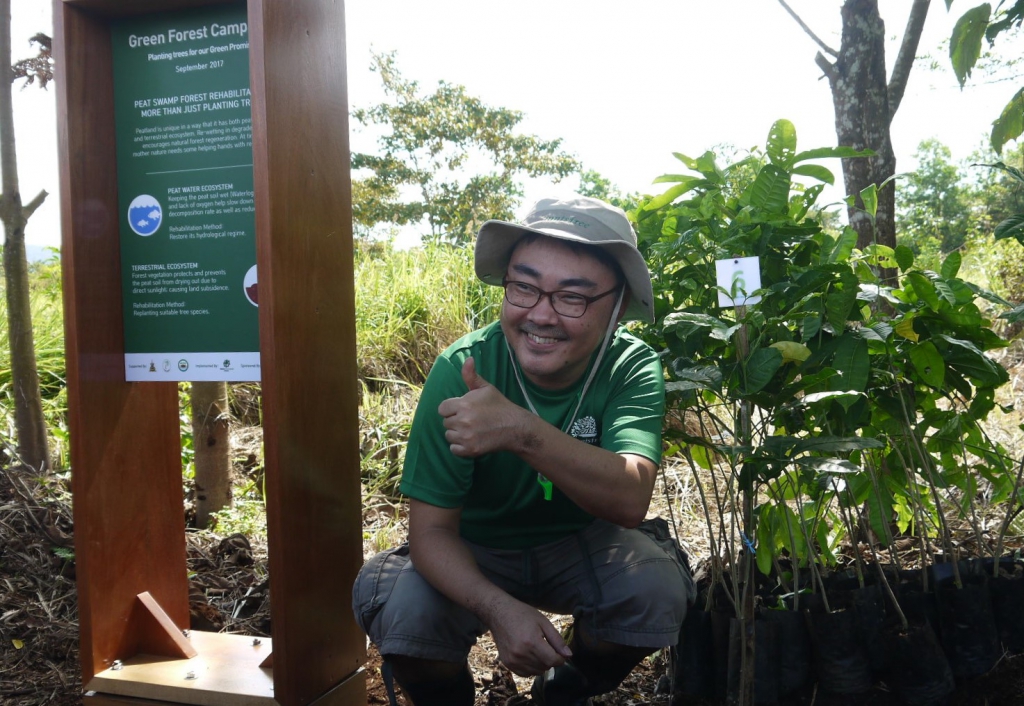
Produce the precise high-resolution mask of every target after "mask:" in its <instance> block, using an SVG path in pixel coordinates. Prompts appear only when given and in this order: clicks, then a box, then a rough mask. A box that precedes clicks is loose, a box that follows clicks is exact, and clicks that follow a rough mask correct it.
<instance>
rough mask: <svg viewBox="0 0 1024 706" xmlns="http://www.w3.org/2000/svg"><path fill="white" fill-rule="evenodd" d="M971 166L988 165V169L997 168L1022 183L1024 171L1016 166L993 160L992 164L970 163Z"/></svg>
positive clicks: (1023, 181) (1023, 182)
mask: <svg viewBox="0 0 1024 706" xmlns="http://www.w3.org/2000/svg"><path fill="white" fill-rule="evenodd" d="M971 166H972V167H988V168H989V169H999V170H1001V171H1004V172H1006V173H1007V174H1009V175H1010V177H1011V178H1013V179H1015V180H1017V181H1019V182H1020V183H1022V184H1024V172H1022V171H1021V170H1019V169H1017V167H1011V166H1009V165H1007V164H1004V163H1003V162H995V163H993V164H972V165H971Z"/></svg>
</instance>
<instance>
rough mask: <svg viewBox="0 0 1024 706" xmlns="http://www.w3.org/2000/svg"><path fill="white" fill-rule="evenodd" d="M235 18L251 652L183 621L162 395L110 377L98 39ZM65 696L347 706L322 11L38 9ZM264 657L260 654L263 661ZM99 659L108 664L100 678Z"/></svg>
mask: <svg viewBox="0 0 1024 706" xmlns="http://www.w3.org/2000/svg"><path fill="white" fill-rule="evenodd" d="M211 5H239V6H244V9H245V12H246V13H247V25H248V27H247V31H248V42H249V54H250V55H249V77H250V89H251V111H252V113H251V115H252V118H251V120H252V127H251V131H252V132H251V139H252V163H253V175H252V176H253V194H254V204H253V205H254V208H255V241H256V261H257V264H258V269H259V306H258V308H259V313H258V323H259V348H260V350H259V356H260V362H261V367H262V391H263V416H264V425H263V426H264V429H263V431H264V446H265V464H266V474H267V476H266V477H267V515H268V541H269V548H270V565H271V575H270V580H271V583H270V592H271V617H272V639H270V640H263V641H260V642H259V643H255V642H254V641H253V639H252V638H251V637H250V638H245V637H242V636H230V635H209V634H196V633H192V634H191V635H189V636H187V637H186V636H185V635H183V634H182V631H183V630H185V629H187V628H188V621H189V611H188V581H187V574H186V565H185V541H184V533H185V526H184V510H183V507H182V490H181V462H180V439H179V432H178V393H177V385H176V383H174V382H126V381H125V346H124V327H123V316H122V312H123V296H122V288H121V284H122V274H123V273H122V271H121V255H120V247H119V231H120V229H121V223H122V219H124V218H126V214H124V213H122V212H121V211H122V210H123V209H122V208H121V207H120V205H119V204H120V200H119V198H120V196H121V195H120V194H119V193H118V178H117V177H118V175H117V164H116V145H117V142H118V134H117V131H116V127H115V115H114V104H115V100H114V94H115V89H116V86H115V83H114V78H113V77H114V74H115V72H114V66H113V61H114V58H113V52H112V47H111V36H112V29H111V28H112V26H113V25H115V24H116V23H118V22H121V21H123V20H124V18H126V17H138V16H141V15H149V14H156V13H175V12H184V13H188V12H190V11H191V10H194V9H195V8H199V7H204V6H211ZM53 8H54V10H53V18H54V56H55V59H56V63H57V66H58V70H57V84H58V88H57V105H58V131H59V136H58V140H59V150H60V195H61V224H62V232H63V241H62V263H63V267H64V305H65V327H66V346H67V351H66V353H67V368H68V405H69V417H70V422H69V423H70V433H71V453H72V465H73V469H74V471H73V481H72V483H73V494H74V513H75V540H76V541H75V554H76V561H77V567H78V593H79V617H80V629H81V661H82V671H83V675H82V676H83V684H84V685H85V688H86V689H87V691H86V696H85V703H87V704H90V706H101V705H104V704H125V703H153V704H166V703H191V704H236V703H237V704H242V703H245V704H261V703H267V704H274V703H279V704H288V705H300V704H314V703H315V704H346V705H349V704H363V703H365V682H364V679H363V675H362V671H361V667H362V664H363V662H364V660H365V637H364V636H363V634H362V632H361V631H360V630H359V628H358V627H357V626H356V624H355V621H354V619H353V617H352V615H351V608H350V602H351V599H350V592H351V585H352V581H353V579H354V577H355V574H356V572H357V571H358V568H359V566H360V564H361V562H362V548H361V525H360V512H361V510H360V489H359V451H358V414H357V389H356V371H355V321H354V318H355V314H354V312H355V306H354V291H353V271H352V233H351V189H350V181H349V145H348V118H347V114H348V106H347V96H346V73H345V41H344V36H345V27H344V9H343V3H342V2H341V1H340V0H339V1H333V0H288V1H287V2H282V1H281V0H248V2H238V1H237V0H236V1H235V2H224V1H223V0H221V1H219V2H218V1H217V0H147V1H146V2H141V1H140V0H54V1H53ZM271 655H272V656H271ZM115 660H116V661H118V664H117V665H116V666H117V667H119V668H118V669H114V668H113V667H114V666H115Z"/></svg>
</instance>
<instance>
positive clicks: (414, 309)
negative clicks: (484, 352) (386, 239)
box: [355, 242, 501, 512]
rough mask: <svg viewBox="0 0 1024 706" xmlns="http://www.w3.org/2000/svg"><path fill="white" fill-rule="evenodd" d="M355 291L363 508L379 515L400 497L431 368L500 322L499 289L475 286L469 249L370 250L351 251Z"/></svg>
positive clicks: (370, 246) (374, 246)
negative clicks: (462, 339)
mask: <svg viewBox="0 0 1024 706" xmlns="http://www.w3.org/2000/svg"><path fill="white" fill-rule="evenodd" d="M355 285H356V345H357V358H358V368H359V377H360V380H361V383H362V386H361V398H360V404H359V422H360V423H359V426H360V441H361V444H360V446H361V449H360V451H361V455H362V468H361V475H362V481H363V491H364V498H365V500H366V504H367V507H368V508H370V509H371V510H372V511H373V512H376V510H374V508H378V507H380V504H381V503H382V502H383V503H385V504H386V503H387V502H388V499H389V498H390V499H393V498H394V497H395V496H396V495H397V487H398V478H399V475H400V473H401V468H402V463H403V461H404V458H405V444H406V440H407V439H408V435H409V427H410V425H411V423H412V415H413V412H414V411H415V409H416V402H417V400H418V398H419V392H420V385H421V383H422V382H423V380H424V379H425V378H426V375H427V373H428V372H429V371H430V366H431V365H432V364H433V362H434V359H435V358H436V357H437V355H438V354H439V353H440V352H441V351H443V350H444V349H445V348H447V347H448V345H449V344H450V343H451V342H453V341H454V340H455V339H457V338H458V337H459V336H461V335H463V334H465V333H467V332H469V331H472V330H473V329H475V328H479V327H480V326H483V325H484V324H487V323H490V322H491V321H492V320H494V319H496V318H497V316H498V312H499V310H500V304H501V289H500V288H498V287H492V286H489V285H485V284H483V283H482V282H480V280H478V279H477V277H476V274H475V273H474V271H473V252H472V249H467V248H457V247H452V246H447V245H424V246H423V247H422V248H416V249H413V250H395V249H394V248H392V247H391V246H390V245H389V244H387V243H383V244H382V243H367V242H360V243H359V244H358V246H357V248H356V258H355Z"/></svg>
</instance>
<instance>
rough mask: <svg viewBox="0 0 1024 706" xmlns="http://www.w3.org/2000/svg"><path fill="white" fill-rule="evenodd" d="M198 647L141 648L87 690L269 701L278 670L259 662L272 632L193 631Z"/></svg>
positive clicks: (241, 704)
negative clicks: (174, 650)
mask: <svg viewBox="0 0 1024 706" xmlns="http://www.w3.org/2000/svg"><path fill="white" fill-rule="evenodd" d="M189 640H190V642H191V644H192V646H193V647H194V648H195V649H196V652H197V653H198V654H197V656H195V657H192V658H191V659H172V658H168V657H156V656H153V655H146V654H140V655H136V656H135V657H132V658H131V659H129V660H126V661H125V662H124V663H123V665H122V666H121V668H120V669H113V668H111V669H107V670H105V671H103V672H100V673H99V674H97V675H96V676H95V677H93V679H92V680H91V681H90V682H89V684H88V685H87V686H86V690H87V691H95V692H98V693H100V694H110V695H114V696H129V697H134V698H140V699H152V700H154V701H169V702H171V703H178V704H196V705H198V706H263V704H267V705H268V706H270V705H272V704H276V703H277V702H276V701H275V700H274V674H273V671H272V670H270V669H266V668H262V667H260V664H261V663H262V662H263V661H264V660H265V659H266V658H267V657H268V656H269V655H270V652H271V640H270V638H265V637H263V638H259V644H253V642H254V638H252V637H250V636H245V635H226V634H222V633H209V632H192V633H191V635H190V636H189Z"/></svg>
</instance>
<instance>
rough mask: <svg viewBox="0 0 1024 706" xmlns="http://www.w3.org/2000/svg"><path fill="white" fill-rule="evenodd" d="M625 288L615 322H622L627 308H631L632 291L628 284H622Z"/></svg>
mask: <svg viewBox="0 0 1024 706" xmlns="http://www.w3.org/2000/svg"><path fill="white" fill-rule="evenodd" d="M622 286H623V287H624V288H625V290H626V291H625V292H623V294H622V304H621V305H620V306H619V313H618V314H617V315H616V316H615V323H617V324H618V323H622V317H623V316H625V315H626V309H628V308H629V299H630V296H631V295H632V292H631V291H630V289H629V286H628V285H622Z"/></svg>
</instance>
